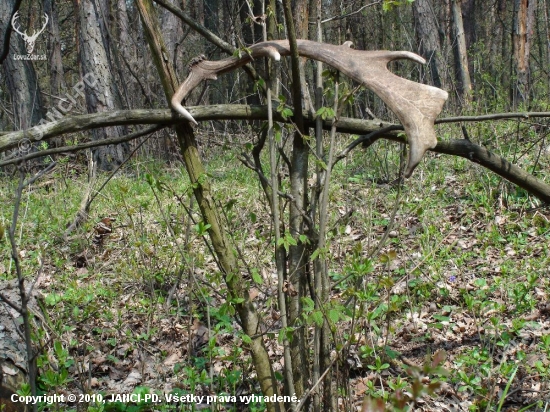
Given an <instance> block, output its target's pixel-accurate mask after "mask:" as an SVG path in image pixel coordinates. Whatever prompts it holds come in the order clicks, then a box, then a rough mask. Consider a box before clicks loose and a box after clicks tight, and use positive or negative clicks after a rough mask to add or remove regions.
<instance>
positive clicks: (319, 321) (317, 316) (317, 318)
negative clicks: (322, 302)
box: [311, 310, 325, 327]
mask: <svg viewBox="0 0 550 412" xmlns="http://www.w3.org/2000/svg"><path fill="white" fill-rule="evenodd" d="M311 318H312V319H313V321H314V322H315V324H316V325H317V326H319V327H321V326H323V322H324V320H325V319H324V317H323V313H322V312H321V311H319V310H316V311H314V312H312V313H311Z"/></svg>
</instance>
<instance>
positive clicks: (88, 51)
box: [77, 0, 129, 170]
mask: <svg viewBox="0 0 550 412" xmlns="http://www.w3.org/2000/svg"><path fill="white" fill-rule="evenodd" d="M77 1H78V3H79V7H78V11H79V23H80V61H81V67H82V76H83V77H84V78H86V77H85V76H88V78H91V79H93V81H92V82H86V106H87V108H88V113H99V112H110V111H112V110H115V109H117V108H119V107H120V98H119V94H118V90H117V88H116V85H115V82H114V75H113V67H112V64H111V60H110V51H109V47H108V41H107V38H106V33H107V30H106V27H105V20H104V13H106V12H107V8H106V7H105V6H104V4H103V1H102V0H77ZM124 134H126V130H125V128H123V127H110V128H106V129H104V130H100V129H98V130H94V131H93V132H92V138H93V139H94V140H103V139H107V138H112V137H119V136H123V135H124ZM128 152H129V146H128V144H127V143H126V144H120V145H117V146H107V147H101V148H98V149H97V150H95V151H94V160H95V162H96V164H97V167H98V168H99V169H100V170H112V169H114V168H116V167H117V166H118V165H120V164H121V163H122V162H123V161H124V159H125V158H126V156H127V155H128Z"/></svg>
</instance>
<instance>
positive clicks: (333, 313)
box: [328, 309, 340, 323]
mask: <svg viewBox="0 0 550 412" xmlns="http://www.w3.org/2000/svg"><path fill="white" fill-rule="evenodd" d="M328 318H329V319H330V320H331V322H332V323H337V322H338V319H340V312H339V311H337V310H336V309H331V310H329V311H328Z"/></svg>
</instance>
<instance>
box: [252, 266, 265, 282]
mask: <svg viewBox="0 0 550 412" xmlns="http://www.w3.org/2000/svg"><path fill="white" fill-rule="evenodd" d="M251 272H252V280H253V281H254V283H256V284H257V285H261V284H263V283H264V280H263V278H262V277H261V276H260V272H259V271H258V269H256V268H252V271H251Z"/></svg>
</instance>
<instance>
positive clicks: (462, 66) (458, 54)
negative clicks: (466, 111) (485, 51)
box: [452, 0, 472, 102]
mask: <svg viewBox="0 0 550 412" xmlns="http://www.w3.org/2000/svg"><path fill="white" fill-rule="evenodd" d="M452 13H453V32H454V36H455V42H454V45H455V46H454V50H455V65H456V73H457V80H458V84H459V93H460V96H461V98H462V101H463V102H468V101H469V100H470V94H471V91H472V83H471V81H470V70H469V68H468V53H467V49H466V36H465V34H464V25H463V22H462V10H461V5H460V0H452Z"/></svg>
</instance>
